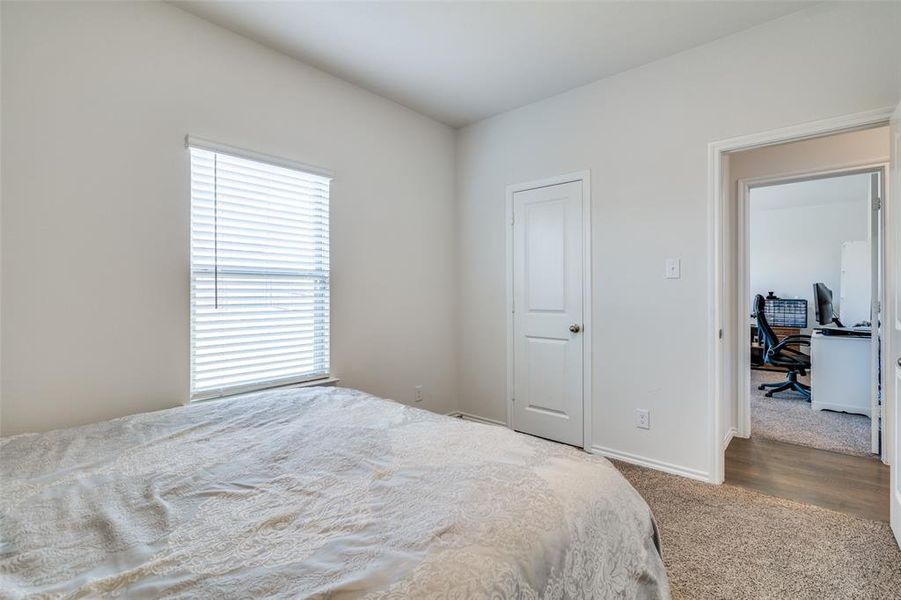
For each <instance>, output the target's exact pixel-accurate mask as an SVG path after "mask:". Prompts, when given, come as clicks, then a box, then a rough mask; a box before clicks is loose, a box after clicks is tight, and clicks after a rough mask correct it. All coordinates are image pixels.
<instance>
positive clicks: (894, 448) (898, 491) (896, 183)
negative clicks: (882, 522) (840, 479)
mask: <svg viewBox="0 0 901 600" xmlns="http://www.w3.org/2000/svg"><path fill="white" fill-rule="evenodd" d="M891 144H892V150H891V152H892V157H891V164H890V167H889V173H890V176H891V185H890V186H889V189H888V192H889V193H888V196H889V198H888V199H889V202H888V203H887V205H886V209H887V210H883V216H884V217H886V218H887V219H890V220H889V223H890V224H891V225H890V226H889V227H887V228H886V233H887V237H888V238H889V239H888V240H887V242H888V244H887V250H888V252H887V256H889V257H890V261H889V264H888V268H887V269H886V270H885V271H886V274H887V275H888V281H886V283H887V285H886V289H887V290H889V294H887V295H888V297H889V300H890V301H891V310H890V312H889V314H888V315H887V316H888V317H889V319H890V326H889V327H887V328H886V329H887V330H888V331H887V332H886V333H887V336H889V337H890V339H889V347H888V351H889V354H888V355H889V357H890V359H889V361H887V362H888V368H887V369H886V371H887V373H886V379H889V378H891V388H890V389H889V390H887V391H888V393H890V394H891V395H892V398H893V402H892V403H891V406H890V408H891V412H890V413H889V418H890V419H891V420H892V423H891V428H890V430H889V439H890V442H891V443H890V444H889V449H890V452H891V459H890V460H889V463H890V465H891V485H890V486H889V487H890V492H889V493H890V494H891V499H890V511H891V518H890V520H891V525H892V532H893V533H894V534H895V540H896V541H897V542H898V544H899V545H901V479H899V475H901V471H899V468H901V440H898V439H897V434H898V432H899V431H901V104H899V105H898V106H897V107H896V108H895V112H894V114H893V115H892V118H891Z"/></svg>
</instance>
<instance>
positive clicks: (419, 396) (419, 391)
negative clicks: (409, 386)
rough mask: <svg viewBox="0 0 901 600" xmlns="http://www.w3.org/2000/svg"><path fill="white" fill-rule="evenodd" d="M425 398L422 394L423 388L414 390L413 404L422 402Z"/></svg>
mask: <svg viewBox="0 0 901 600" xmlns="http://www.w3.org/2000/svg"><path fill="white" fill-rule="evenodd" d="M424 397H425V396H424V395H423V393H422V386H421V385H417V386H416V387H415V388H414V390H413V402H422V399H423V398H424Z"/></svg>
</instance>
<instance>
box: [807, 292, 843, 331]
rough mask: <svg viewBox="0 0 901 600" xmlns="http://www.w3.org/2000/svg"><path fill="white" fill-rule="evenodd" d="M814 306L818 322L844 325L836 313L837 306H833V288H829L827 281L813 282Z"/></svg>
mask: <svg viewBox="0 0 901 600" xmlns="http://www.w3.org/2000/svg"><path fill="white" fill-rule="evenodd" d="M813 306H814V310H815V312H816V318H817V323H819V324H820V325H829V324H830V323H835V324H836V325H838V326H839V327H844V325H842V322H841V321H839V320H838V317H837V316H836V315H835V308H833V306H832V290H830V289H829V288H827V287H826V284H825V283H815V284H813Z"/></svg>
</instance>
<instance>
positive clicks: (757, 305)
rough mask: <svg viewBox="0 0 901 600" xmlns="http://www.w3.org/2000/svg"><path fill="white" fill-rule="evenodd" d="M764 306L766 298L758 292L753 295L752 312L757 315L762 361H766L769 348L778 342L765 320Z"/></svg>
mask: <svg viewBox="0 0 901 600" xmlns="http://www.w3.org/2000/svg"><path fill="white" fill-rule="evenodd" d="M765 307H766V300H764V298H763V296H761V295H760V294H757V295H756V296H754V314H755V315H757V333H758V335H760V336H761V337H762V339H761V341H762V342H763V357H764V358H763V360H764V362H766V359H767V356H768V352H769V350H770V348H772V347H773V346H775V345H776V344H778V343H779V337H778V336H777V335H776V332H775V331H773V328H772V327H770V323H769V321H767V320H766V315H765V314H764V308H765Z"/></svg>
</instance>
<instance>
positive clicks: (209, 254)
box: [188, 138, 330, 399]
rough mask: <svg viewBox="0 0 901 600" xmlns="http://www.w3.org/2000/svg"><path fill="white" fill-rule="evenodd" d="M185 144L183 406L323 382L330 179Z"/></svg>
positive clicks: (326, 351) (326, 366)
mask: <svg viewBox="0 0 901 600" xmlns="http://www.w3.org/2000/svg"><path fill="white" fill-rule="evenodd" d="M188 145H189V147H190V151H191V398H192V399H202V398H214V397H218V396H224V395H228V394H235V393H239V392H244V391H250V390H255V389H262V388H266V387H272V386H276V385H285V384H289V383H297V382H301V381H309V380H313V379H318V378H321V377H325V376H327V375H328V372H329V223H328V217H329V213H328V211H329V204H328V202H329V182H330V178H329V177H326V176H322V175H318V174H315V173H311V172H307V171H305V170H301V169H299V168H295V167H293V166H288V165H287V164H285V163H281V162H280V161H278V160H276V159H269V160H267V159H266V158H261V157H259V156H253V155H250V154H249V153H238V152H232V153H229V152H226V151H223V150H222V148H221V147H215V146H211V145H209V144H205V143H200V142H198V141H197V140H194V139H193V138H189V140H188ZM239 154H240V155H239Z"/></svg>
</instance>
